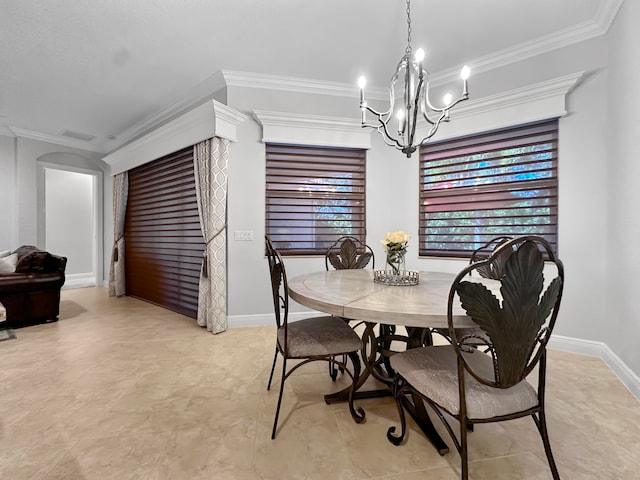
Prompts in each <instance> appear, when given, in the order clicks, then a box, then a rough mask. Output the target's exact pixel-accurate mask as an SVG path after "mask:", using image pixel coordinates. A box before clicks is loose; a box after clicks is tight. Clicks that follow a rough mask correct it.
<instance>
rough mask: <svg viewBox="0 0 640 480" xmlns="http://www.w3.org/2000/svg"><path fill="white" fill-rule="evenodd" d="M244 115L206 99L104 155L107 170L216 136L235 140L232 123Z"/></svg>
mask: <svg viewBox="0 0 640 480" xmlns="http://www.w3.org/2000/svg"><path fill="white" fill-rule="evenodd" d="M247 118H248V117H247V116H246V115H244V114H242V113H240V112H237V111H235V110H233V109H232V108H230V107H228V106H226V105H223V104H221V103H220V102H217V101H215V100H209V101H207V102H205V103H203V104H202V105H200V106H198V107H196V108H194V109H192V110H190V111H189V112H187V113H185V114H183V115H181V116H179V117H177V118H175V119H173V120H171V121H170V122H167V123H165V124H164V125H162V126H160V127H158V128H156V129H155V130H153V131H152V132H150V133H148V134H146V135H144V136H142V137H140V138H138V139H137V140H134V141H133V142H131V143H129V144H127V145H125V146H124V147H122V148H120V149H118V150H116V151H115V152H112V153H110V154H109V155H107V156H106V157H104V159H103V160H104V161H105V162H106V163H107V164H109V165H110V166H111V174H112V175H115V174H117V173H120V172H124V171H125V170H129V169H131V168H134V167H137V166H139V165H142V164H144V163H147V162H150V161H152V160H155V159H157V158H160V157H162V156H164V155H167V154H169V153H171V152H175V151H176V150H180V149H181V148H185V147H188V146H189V145H195V144H196V143H198V142H201V141H203V140H206V139H208V138H211V137H214V136H217V137H221V138H226V139H228V140H230V141H232V142H235V141H236V127H237V126H238V125H239V124H240V123H241V122H243V121H244V120H246V119H247Z"/></svg>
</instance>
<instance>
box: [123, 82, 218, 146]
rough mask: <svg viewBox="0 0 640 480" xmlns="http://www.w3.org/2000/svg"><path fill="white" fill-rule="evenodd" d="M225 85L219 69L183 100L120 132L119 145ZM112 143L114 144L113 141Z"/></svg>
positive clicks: (147, 130)
mask: <svg viewBox="0 0 640 480" xmlns="http://www.w3.org/2000/svg"><path fill="white" fill-rule="evenodd" d="M225 87H226V84H225V80H224V78H223V76H222V71H221V70H219V71H217V72H215V73H214V74H213V75H211V76H210V77H208V78H206V79H205V80H204V81H202V82H200V83H199V84H198V85H196V86H195V87H194V88H193V89H191V91H190V92H188V93H187V94H186V95H184V96H183V97H182V99H181V100H179V101H177V102H174V103H172V104H171V105H169V106H167V107H165V108H163V109H162V110H160V111H158V112H156V113H155V114H153V115H151V116H150V117H147V118H145V119H144V120H142V121H140V122H138V123H136V124H135V125H132V126H131V127H129V128H128V129H127V130H125V131H124V132H121V133H119V134H118V135H117V142H118V146H122V145H126V144H127V143H128V142H130V141H132V140H134V139H136V138H139V137H141V136H142V135H144V134H146V133H149V132H150V131H152V130H153V129H155V128H157V127H158V126H160V125H161V124H162V123H164V122H166V121H167V120H170V119H171V118H174V117H176V116H177V115H180V114H181V113H183V112H185V111H186V110H188V109H190V108H193V107H195V106H196V105H200V104H202V103H203V102H206V101H207V100H210V99H211V96H212V95H213V94H214V93H215V92H217V91H219V90H222V89H223V88H225ZM111 143H112V144H113V142H111Z"/></svg>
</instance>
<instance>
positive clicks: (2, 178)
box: [0, 135, 110, 261]
mask: <svg viewBox="0 0 640 480" xmlns="http://www.w3.org/2000/svg"><path fill="white" fill-rule="evenodd" d="M101 157H102V155H100V154H97V153H95V152H88V151H85V150H79V149H76V148H72V147H66V146H62V145H56V144H53V143H49V142H43V141H39V140H33V139H28V138H22V137H17V138H14V137H8V136H2V135H0V203H2V205H3V206H5V205H6V206H9V207H13V208H6V209H4V208H3V211H2V212H1V213H0V221H2V223H1V224H2V226H3V228H2V229H0V249H7V250H8V249H14V248H17V247H19V246H20V245H38V243H39V242H38V238H39V235H38V195H42V194H43V193H44V192H42V191H41V190H42V187H41V186H39V181H38V166H39V165H40V163H39V162H45V163H49V164H55V165H58V166H59V167H60V168H63V169H64V168H66V167H69V169H71V170H73V169H83V170H87V171H95V172H102V170H103V168H104V162H102V160H101ZM7 212H9V213H7ZM109 218H110V217H109ZM38 246H43V245H38ZM100 260H101V261H102V259H100Z"/></svg>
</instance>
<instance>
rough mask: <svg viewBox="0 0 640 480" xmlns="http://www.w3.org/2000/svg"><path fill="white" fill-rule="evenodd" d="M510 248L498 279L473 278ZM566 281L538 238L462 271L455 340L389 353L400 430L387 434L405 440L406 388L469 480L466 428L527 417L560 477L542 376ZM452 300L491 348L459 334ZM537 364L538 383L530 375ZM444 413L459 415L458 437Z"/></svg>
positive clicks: (455, 287)
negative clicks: (432, 416) (446, 438)
mask: <svg viewBox="0 0 640 480" xmlns="http://www.w3.org/2000/svg"><path fill="white" fill-rule="evenodd" d="M505 250H513V251H512V252H511V253H510V254H509V256H508V259H507V260H506V262H505V265H504V275H503V276H502V277H501V278H500V279H499V280H486V279H480V278H478V277H477V276H476V277H473V276H469V274H470V273H472V272H473V271H478V269H480V268H485V267H490V266H491V265H490V264H491V263H492V262H495V261H499V260H498V259H499V258H500V257H501V256H502V255H504V252H505ZM545 258H546V259H547V262H546V264H545ZM563 284H564V269H563V266H562V262H561V261H560V260H559V259H558V258H557V257H556V255H555V254H554V252H553V250H552V248H551V246H550V245H549V243H547V242H546V241H545V240H544V239H542V238H540V237H535V236H526V237H520V238H517V239H514V240H510V241H507V242H505V243H503V244H502V245H501V246H500V247H498V248H497V249H496V250H495V251H494V252H493V253H492V255H491V256H490V257H489V258H488V259H485V260H482V261H480V262H476V263H473V264H471V265H469V266H468V267H466V268H465V269H464V270H462V271H461V272H460V273H459V274H458V276H457V277H456V279H455V280H454V281H453V283H452V285H451V289H450V293H449V300H448V314H447V317H448V323H449V335H450V336H451V339H452V344H451V345H444V346H429V347H422V348H416V349H413V350H407V351H405V352H402V353H398V354H396V355H394V356H393V357H391V365H392V366H393V368H394V369H395V371H396V378H395V380H394V388H393V390H394V395H395V398H396V402H397V404H398V409H399V412H400V420H401V428H402V431H401V433H400V435H399V436H396V435H395V427H390V428H389V430H388V431H387V438H388V439H389V440H390V441H391V442H392V443H394V444H396V445H398V444H400V443H401V442H402V440H403V439H404V437H405V433H406V421H405V414H404V410H403V407H402V404H401V401H400V399H401V397H402V396H403V395H406V394H409V393H417V394H419V395H420V396H421V397H422V398H423V399H424V400H425V401H426V402H427V403H428V404H429V405H430V406H431V407H433V409H434V410H435V412H436V414H437V416H438V417H439V418H440V420H441V421H442V422H443V423H444V426H445V427H446V429H447V431H448V432H449V434H450V436H451V438H452V441H453V443H454V444H455V447H456V449H457V450H458V452H459V454H460V457H461V463H462V479H463V480H466V479H467V478H468V475H469V467H468V460H467V430H468V428H469V426H470V425H474V424H479V423H488V422H500V421H505V420H511V419H514V418H519V417H524V416H529V415H530V416H531V417H533V420H534V422H535V424H536V426H537V428H538V431H539V433H540V436H541V438H542V442H543V444H544V449H545V452H546V455H547V460H548V462H549V467H550V469H551V473H552V475H553V478H554V479H558V478H559V476H558V470H557V468H556V465H555V462H554V459H553V455H552V452H551V446H550V443H549V436H548V434H547V426H546V419H545V379H546V363H547V350H546V347H547V342H548V341H549V337H550V335H551V332H552V330H553V327H554V325H555V323H556V319H557V316H558V309H559V307H560V299H561V298H562V289H563ZM496 295H497V296H496ZM458 302H460V303H458ZM455 305H461V306H462V308H463V309H464V310H466V312H467V315H469V316H470V317H471V318H472V319H473V320H474V321H475V322H476V323H477V324H478V326H479V327H480V328H481V329H482V331H483V336H484V337H486V339H488V344H487V346H488V349H487V351H486V352H484V351H482V350H480V349H477V348H474V347H475V345H476V344H475V336H474V334H469V335H463V336H459V330H457V329H455V328H454V323H453V316H454V313H453V312H454V306H455ZM536 368H537V373H538V382H537V388H536V387H534V386H533V385H532V384H530V383H529V382H528V381H527V380H526V378H527V376H528V375H529V374H530V373H531V372H532V371H533V370H534V369H536ZM452 379H455V380H454V381H452ZM445 414H449V415H451V416H452V417H454V418H455V419H457V420H458V421H459V423H460V425H459V432H458V434H457V435H456V432H455V431H454V427H453V426H451V424H450V423H449V422H450V419H449V417H447V416H446V415H445Z"/></svg>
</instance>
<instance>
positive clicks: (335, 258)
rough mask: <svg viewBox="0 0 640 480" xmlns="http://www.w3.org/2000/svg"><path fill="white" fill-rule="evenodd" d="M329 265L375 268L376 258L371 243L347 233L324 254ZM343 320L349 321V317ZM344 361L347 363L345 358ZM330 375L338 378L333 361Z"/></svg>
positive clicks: (349, 267)
mask: <svg viewBox="0 0 640 480" xmlns="http://www.w3.org/2000/svg"><path fill="white" fill-rule="evenodd" d="M329 265H331V266H332V267H333V268H335V269H336V270H352V269H360V268H366V267H367V266H369V265H370V266H371V268H375V266H376V259H375V255H374V254H373V250H372V249H371V247H370V246H369V245H367V244H366V243H363V242H362V241H360V240H359V239H358V238H356V237H354V236H351V235H345V236H342V237H340V238H338V239H337V240H336V241H335V242H333V243H332V244H331V246H329V248H328V249H327V252H326V253H325V255H324V266H325V268H326V269H327V271H329ZM343 320H344V321H345V322H346V323H349V319H348V318H344V319H343ZM343 363H346V359H344V358H343ZM329 376H330V377H331V379H332V380H334V381H335V380H336V378H338V369H336V366H335V364H333V363H330V364H329Z"/></svg>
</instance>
